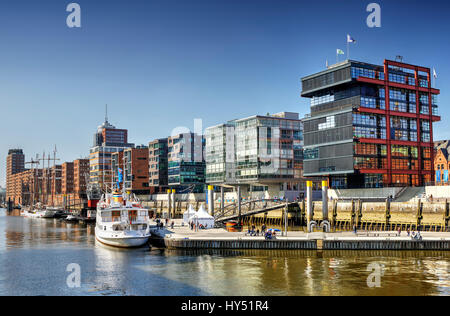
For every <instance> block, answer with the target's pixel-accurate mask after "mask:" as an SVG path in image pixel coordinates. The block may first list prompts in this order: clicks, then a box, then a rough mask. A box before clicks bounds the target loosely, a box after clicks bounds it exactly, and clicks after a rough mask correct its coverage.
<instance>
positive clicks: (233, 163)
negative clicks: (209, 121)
mask: <svg viewBox="0 0 450 316" xmlns="http://www.w3.org/2000/svg"><path fill="white" fill-rule="evenodd" d="M205 135H206V136H205V137H206V178H207V183H209V184H216V185H237V184H239V185H241V186H243V185H244V186H247V187H248V188H249V191H271V192H275V193H274V194H278V193H276V192H280V191H299V190H300V189H301V186H302V185H301V182H302V176H303V175H302V169H303V127H302V123H301V121H300V120H299V116H298V113H290V112H281V113H277V114H273V115H266V116H262V115H255V116H251V117H248V118H243V119H237V120H234V121H230V122H228V123H227V124H222V125H217V126H213V127H210V128H207V129H206V133H205Z"/></svg>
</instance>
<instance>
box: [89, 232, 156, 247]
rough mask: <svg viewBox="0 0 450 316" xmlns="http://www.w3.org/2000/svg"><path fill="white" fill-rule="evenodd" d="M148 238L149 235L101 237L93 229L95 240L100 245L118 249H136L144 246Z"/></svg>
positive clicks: (99, 233)
mask: <svg viewBox="0 0 450 316" xmlns="http://www.w3.org/2000/svg"><path fill="white" fill-rule="evenodd" d="M149 238H150V235H144V236H130V237H110V236H103V235H102V233H101V232H99V231H98V230H97V228H96V229H95V239H97V240H98V241H99V242H101V243H102V244H105V245H108V246H113V247H119V248H137V247H142V246H143V245H145V244H146V243H147V242H148V240H149Z"/></svg>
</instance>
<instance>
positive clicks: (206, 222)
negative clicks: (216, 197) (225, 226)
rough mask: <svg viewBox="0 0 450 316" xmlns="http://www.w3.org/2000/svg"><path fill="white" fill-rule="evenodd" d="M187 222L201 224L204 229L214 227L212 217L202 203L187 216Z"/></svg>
mask: <svg viewBox="0 0 450 316" xmlns="http://www.w3.org/2000/svg"><path fill="white" fill-rule="evenodd" d="M189 222H193V223H194V224H195V225H197V226H200V225H203V227H204V228H206V229H211V228H214V217H212V216H211V215H209V213H208V212H207V211H205V209H204V208H203V205H202V206H200V209H199V210H198V211H197V212H196V213H195V214H194V215H193V216H191V217H190V218H189Z"/></svg>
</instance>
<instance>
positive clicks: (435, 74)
mask: <svg viewBox="0 0 450 316" xmlns="http://www.w3.org/2000/svg"><path fill="white" fill-rule="evenodd" d="M433 77H434V79H437V72H436V69H434V68H433Z"/></svg>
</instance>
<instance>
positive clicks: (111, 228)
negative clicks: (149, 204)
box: [95, 191, 150, 248]
mask: <svg viewBox="0 0 450 316" xmlns="http://www.w3.org/2000/svg"><path fill="white" fill-rule="evenodd" d="M149 224H150V220H149V216H148V210H147V209H145V208H142V207H141V204H140V202H139V201H138V200H137V199H136V198H135V197H133V198H131V197H129V196H125V198H124V195H122V194H121V193H119V192H117V191H116V192H113V193H112V194H106V195H103V196H102V198H101V200H100V202H99V203H98V205H97V215H96V225H95V238H96V239H97V240H98V241H99V242H101V243H103V244H106V245H109V246H114V247H121V248H131V247H140V246H143V245H144V244H146V243H147V242H148V239H149V238H150V225H149Z"/></svg>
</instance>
